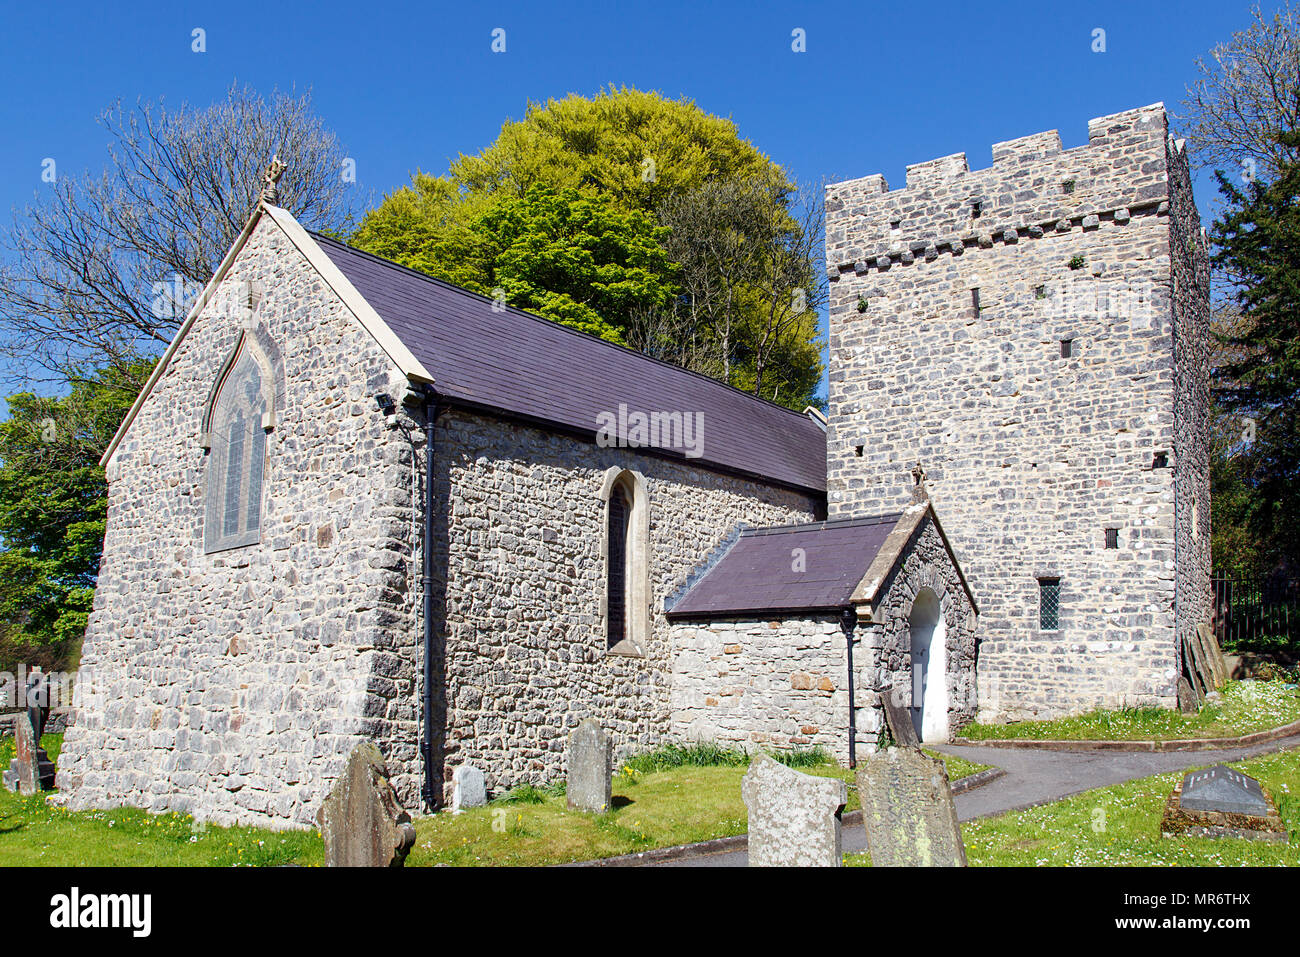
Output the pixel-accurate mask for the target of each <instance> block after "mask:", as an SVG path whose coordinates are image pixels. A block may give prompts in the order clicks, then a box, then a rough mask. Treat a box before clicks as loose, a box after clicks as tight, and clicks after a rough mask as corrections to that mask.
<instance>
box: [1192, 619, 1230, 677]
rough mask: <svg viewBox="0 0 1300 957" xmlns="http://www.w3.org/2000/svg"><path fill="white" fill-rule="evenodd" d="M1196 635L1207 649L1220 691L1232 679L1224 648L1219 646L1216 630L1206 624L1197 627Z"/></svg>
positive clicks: (1207, 656) (1206, 652)
mask: <svg viewBox="0 0 1300 957" xmlns="http://www.w3.org/2000/svg"><path fill="white" fill-rule="evenodd" d="M1196 634H1197V635H1199V636H1200V639H1201V645H1202V646H1203V647H1204V648H1205V656H1206V658H1207V659H1208V660H1209V663H1210V671H1211V673H1212V674H1213V676H1214V687H1215V690H1218V689H1219V688H1222V687H1223V686H1224V685H1225V684H1227V683H1228V680H1229V678H1230V677H1231V676H1230V675H1229V674H1228V663H1227V661H1225V660H1224V657H1223V648H1222V647H1221V646H1220V645H1219V639H1218V637H1217V636H1216V635H1215V634H1214V629H1213V628H1211V627H1210V626H1209V625H1207V624H1205V623H1204V622H1202V623H1201V624H1199V625H1197V626H1196Z"/></svg>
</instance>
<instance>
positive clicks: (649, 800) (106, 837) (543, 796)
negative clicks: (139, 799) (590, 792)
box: [0, 735, 983, 867]
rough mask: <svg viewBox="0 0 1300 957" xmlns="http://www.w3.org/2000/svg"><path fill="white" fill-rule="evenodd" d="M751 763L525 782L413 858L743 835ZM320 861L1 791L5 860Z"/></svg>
mask: <svg viewBox="0 0 1300 957" xmlns="http://www.w3.org/2000/svg"><path fill="white" fill-rule="evenodd" d="M43 743H44V745H45V747H46V750H47V751H48V752H49V754H50V757H51V758H56V759H57V754H58V748H59V745H60V744H61V743H62V736H61V735H46V736H45V738H44V740H43ZM935 756H936V757H942V758H943V759H944V760H945V761H946V762H947V764H948V769H949V775H950V777H951V779H952V780H957V779H958V778H961V777H964V776H966V775H967V774H973V773H975V772H976V771H979V770H982V769H983V766H982V765H977V764H972V763H971V762H969V761H963V760H962V759H960V758H955V757H948V756H942V755H935ZM12 757H13V740H12V739H5V740H3V741H0V768H6V767H8V765H9V761H10V760H11V759H12ZM633 763H634V764H635V763H636V762H633ZM745 770H746V768H745V765H743V764H717V765H710V766H690V765H685V766H680V767H671V768H666V769H663V770H647V771H638V770H635V769H633V768H630V767H629V768H627V769H625V770H624V771H622V772H620V773H619V774H618V775H617V776H616V777H615V779H614V808H613V809H612V810H611V811H609V812H608V813H605V814H583V813H580V812H577V811H570V810H568V808H567V807H566V805H565V799H564V796H563V795H562V794H560V793H556V792H553V791H548V790H546V789H536V788H525V789H521V791H520V792H518V793H517V795H516V796H515V797H514V798H510V797H507V798H506V799H503V800H497V801H494V802H493V803H492V804H491V805H489V806H488V807H484V808H475V809H473V810H468V811H466V812H465V813H463V814H458V815H452V814H446V813H444V814H435V815H431V816H429V817H423V818H419V819H417V820H416V832H417V835H418V839H417V841H416V846H415V849H414V850H413V851H412V853H411V856H410V858H408V859H407V866H408V867H418V866H421V865H435V864H454V865H480V864H483V865H486V864H495V865H542V864H557V863H567V862H571V861H581V860H589V859H592V858H596V857H607V856H613V855H617V854H628V853H632V852H635V851H643V850H648V849H650V848H654V847H668V846H671V845H674V844H687V843H691V842H694V841H703V840H708V839H710V838H715V837H727V836H730V835H734V834H743V833H744V831H745V826H746V819H745V805H744V802H743V800H742V799H741V796H740V781H741V778H742V777H744V774H745ZM800 770H801V771H803V772H805V773H808V774H816V775H822V776H834V777H839V778H842V779H843V780H845V781H847V782H849V783H852V781H853V772H851V771H849V770H848V769H847V768H841V767H839V766H838V765H836V764H833V763H818V764H812V765H810V766H803V767H800ZM857 807H858V801H857V792H856V791H855V790H853V789H850V791H849V804H848V807H847V810H850V811H852V810H855V809H856V808H857ZM322 861H323V848H322V845H321V840H320V836H319V835H318V834H317V833H316V832H314V831H306V832H303V831H291V832H280V831H270V830H264V829H261V828H253V827H230V828H225V827H216V826H212V825H209V826H207V827H206V828H204V827H196V826H195V824H194V822H193V821H192V820H191V819H190V818H189V817H188V816H186V815H179V814H147V813H145V812H144V811H139V810H127V809H117V810H112V811H66V810H64V809H62V808H59V807H53V806H50V805H49V804H47V803H46V800H45V797H44V796H35V797H30V798H23V797H19V796H17V795H14V794H10V793H9V792H7V791H0V866H19V865H82V866H96V865H109V864H111V865H115V866H173V867H176V866H181V867H184V866H218V867H220V866H230V865H240V864H243V865H255V866H256V865H261V866H270V865H276V864H303V865H319V864H321V863H322Z"/></svg>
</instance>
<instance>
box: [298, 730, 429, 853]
mask: <svg viewBox="0 0 1300 957" xmlns="http://www.w3.org/2000/svg"><path fill="white" fill-rule="evenodd" d="M316 820H317V822H318V823H319V824H320V832H321V837H322V838H324V841H325V866H326V867H401V866H402V865H403V864H405V863H406V855H407V854H409V853H410V852H411V848H412V847H414V846H415V827H414V826H413V825H412V824H411V815H409V814H407V813H406V811H404V810H403V809H402V806H401V805H400V804H398V803H397V793H396V792H395V791H394V790H393V786H392V784H390V783H389V781H388V768H387V766H386V765H385V764H384V756H383V755H382V754H380V752H379V748H377V747H375V745H374V743H373V742H370V741H366V742H363V743H362V744H359V745H357V746H356V748H354V749H353V751H352V753H351V754H350V755H349V756H348V763H347V766H346V767H345V768H344V770H343V776H342V777H340V778H339V779H338V781H336V782H335V783H334V787H333V788H332V789H331V790H330V793H329V796H328V797H326V798H325V803H324V804H322V805H321V809H320V811H319V812H318V813H317V815H316Z"/></svg>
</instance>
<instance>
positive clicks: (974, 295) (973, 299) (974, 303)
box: [970, 289, 980, 319]
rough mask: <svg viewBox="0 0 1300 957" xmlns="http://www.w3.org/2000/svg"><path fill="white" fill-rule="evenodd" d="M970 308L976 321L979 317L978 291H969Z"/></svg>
mask: <svg viewBox="0 0 1300 957" xmlns="http://www.w3.org/2000/svg"><path fill="white" fill-rule="evenodd" d="M970 307H971V310H972V312H973V313H974V316H975V318H976V319H978V318H979V315H980V291H979V290H978V289H972V290H971V291H970Z"/></svg>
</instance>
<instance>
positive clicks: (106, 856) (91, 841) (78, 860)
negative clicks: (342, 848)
mask: <svg viewBox="0 0 1300 957" xmlns="http://www.w3.org/2000/svg"><path fill="white" fill-rule="evenodd" d="M62 743H63V735H61V734H47V735H45V736H44V737H43V738H42V739H41V744H43V745H44V746H45V750H46V751H47V752H48V753H49V755H50V758H51V759H52V760H55V761H57V760H58V752H59V747H60V746H61V745H62ZM13 756H14V741H13V738H4V739H3V740H0V768H8V767H9V762H10V761H11V760H12V759H13ZM323 860H324V848H323V846H322V844H321V839H320V836H319V835H318V834H317V833H316V832H315V831H288V832H282V831H269V830H264V829H261V828H254V827H216V826H214V825H208V826H207V827H203V826H196V825H195V824H194V821H193V819H191V818H190V817H189V816H188V815H184V814H149V813H146V812H145V811H140V810H134V809H126V808H119V809H115V810H112V811H75V812H74V811H65V810H64V809H63V808H60V807H54V806H51V805H49V804H47V803H46V800H45V796H44V795H33V796H32V797H19V796H18V795H16V794H11V793H9V792H8V791H5V790H3V789H0V866H4V867H30V866H48V867H54V866H69V867H99V866H109V865H111V866H115V867H121V866H125V867H229V866H235V865H250V866H263V867H265V866H271V865H276V864H320V863H322V862H323Z"/></svg>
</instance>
